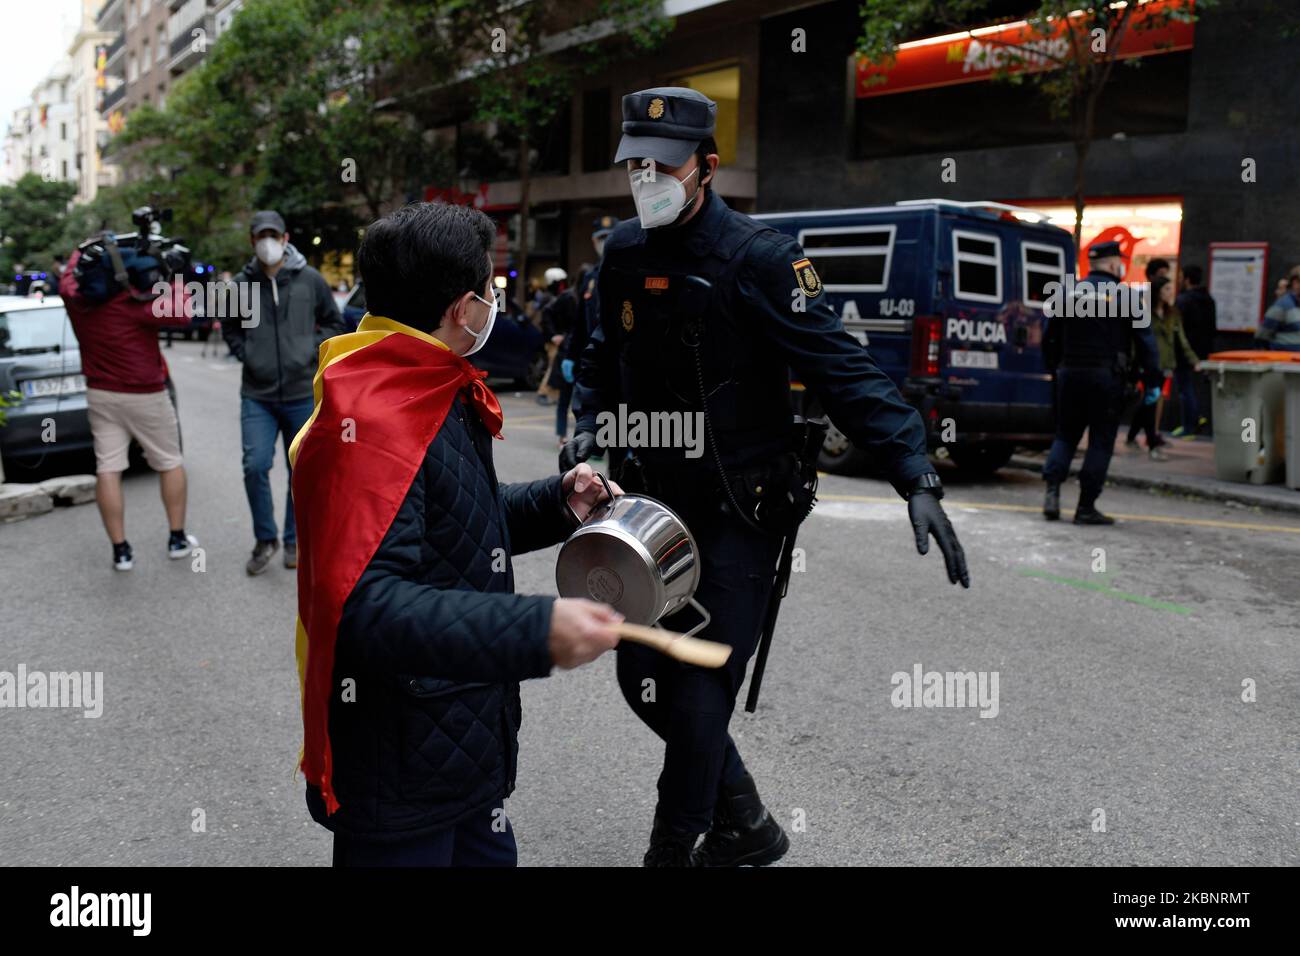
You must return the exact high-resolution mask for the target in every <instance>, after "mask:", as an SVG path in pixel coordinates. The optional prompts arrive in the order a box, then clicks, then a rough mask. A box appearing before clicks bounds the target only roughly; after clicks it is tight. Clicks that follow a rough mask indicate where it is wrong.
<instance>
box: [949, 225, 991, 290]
mask: <svg viewBox="0 0 1300 956" xmlns="http://www.w3.org/2000/svg"><path fill="white" fill-rule="evenodd" d="M952 263H953V275H954V286H953V291H954V294H955V295H956V297H957V298H959V299H969V300H971V301H972V302H1001V301H1002V240H1001V239H999V238H998V237H997V236H990V235H988V234H986V233H981V232H966V231H965V230H962V229H954V230H953V231H952Z"/></svg>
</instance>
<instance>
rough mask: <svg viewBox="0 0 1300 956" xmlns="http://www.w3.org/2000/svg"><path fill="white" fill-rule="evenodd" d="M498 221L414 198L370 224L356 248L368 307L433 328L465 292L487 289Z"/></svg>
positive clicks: (417, 326)
mask: <svg viewBox="0 0 1300 956" xmlns="http://www.w3.org/2000/svg"><path fill="white" fill-rule="evenodd" d="M496 232H497V231H496V226H494V225H493V223H492V220H491V219H489V218H488V217H487V216H485V215H483V213H481V212H479V210H477V209H474V208H472V207H470V206H458V205H451V204H449V203H413V204H412V205H409V206H403V207H402V208H401V209H399V210H397V211H396V212H394V213H392V214H391V215H389V216H386V217H384V218H383V219H380V220H379V221H378V222H375V223H373V224H371V226H370V228H369V229H367V230H366V236H365V238H364V239H362V240H361V248H360V249H358V250H357V266H358V268H359V269H360V270H361V281H362V282H364V283H365V284H366V307H367V309H369V311H370V312H372V313H373V314H375V315H382V316H385V317H387V318H390V319H393V320H395V321H397V322H401V323H402V324H403V325H409V326H411V327H412V328H415V329H419V330H420V331H421V332H432V331H433V330H434V329H436V328H437V327H438V323H439V322H441V321H442V314H443V313H444V312H446V311H447V306H449V305H451V303H452V302H454V301H455V300H456V299H459V298H460V297H461V296H462V295H464V294H465V293H466V292H474V293H476V294H478V295H482V294H483V287H484V286H486V285H487V281H488V275H489V273H490V272H491V271H492V270H491V267H490V266H489V265H488V252H489V250H491V248H492V244H493V242H494V241H495V239H496Z"/></svg>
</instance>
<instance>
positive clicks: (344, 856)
mask: <svg viewBox="0 0 1300 956" xmlns="http://www.w3.org/2000/svg"><path fill="white" fill-rule="evenodd" d="M518 859H519V854H518V851H517V850H516V848H515V830H514V827H513V826H511V824H510V821H509V820H508V819H507V818H506V815H505V808H504V807H503V806H496V807H491V808H487V809H484V810H483V811H481V812H479V813H475V814H474V815H473V816H471V817H470V818H469V819H467V820H463V821H461V822H460V823H458V824H456V825H455V826H451V827H447V828H446V829H444V830H438V831H436V832H434V833H430V834H428V835H427V836H422V837H415V838H413V839H409V840H399V841H396V842H387V841H385V842H380V841H377V840H366V839H363V838H361V837H350V836H344V835H343V834H341V833H336V834H334V865H335V866H352V867H358V866H360V867H370V866H384V867H411V866H439V867H441V866H515V865H516V863H517V862H518Z"/></svg>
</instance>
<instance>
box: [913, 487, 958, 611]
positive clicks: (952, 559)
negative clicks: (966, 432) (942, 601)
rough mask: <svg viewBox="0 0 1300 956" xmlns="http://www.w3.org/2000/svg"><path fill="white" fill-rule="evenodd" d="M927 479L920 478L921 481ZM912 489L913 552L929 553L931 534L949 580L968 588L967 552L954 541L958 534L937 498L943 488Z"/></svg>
mask: <svg viewBox="0 0 1300 956" xmlns="http://www.w3.org/2000/svg"><path fill="white" fill-rule="evenodd" d="M927 477H929V476H925V475H923V476H922V478H923V479H924V478H927ZM918 484H920V485H921V486H920V487H917V488H914V489H913V490H912V491H911V492H910V493H909V494H908V496H907V516H908V517H909V518H911V519H912V530H913V531H915V532H916V550H917V551H918V552H920V553H921V554H923V555H924V554H927V553H929V551H930V535H934V539H935V540H936V541H938V542H939V550H940V551H942V552H943V562H944V564H945V565H947V567H948V580H949V581H950V582H951V583H953V584H956V583H957V582H958V581H960V582H961V586H962V587H964V588H968V587H970V571H969V570H968V569H967V567H966V552H965V551H963V550H962V547H961V542H960V541H958V540H957V532H955V531H953V529H952V522H950V521H949V520H948V516H947V515H946V514H944V511H943V505H941V504H939V498H940V496H942V494H943V489H942V488H941V487H939V486H938V484H937V482H936V484H935V485H933V486H930V485H925V484H923V483H918Z"/></svg>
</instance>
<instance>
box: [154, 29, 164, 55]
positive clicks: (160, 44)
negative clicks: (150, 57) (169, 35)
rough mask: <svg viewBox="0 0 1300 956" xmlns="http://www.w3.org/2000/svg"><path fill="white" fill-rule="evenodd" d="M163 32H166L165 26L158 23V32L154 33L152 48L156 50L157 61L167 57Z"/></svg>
mask: <svg viewBox="0 0 1300 956" xmlns="http://www.w3.org/2000/svg"><path fill="white" fill-rule="evenodd" d="M165 33H166V30H165V28H164V27H162V26H161V25H159V27H158V33H157V34H156V37H155V39H154V49H155V50H157V51H158V62H159V63H161V62H162V61H163V60H165V59H167V41H166V39H164V35H165Z"/></svg>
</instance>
